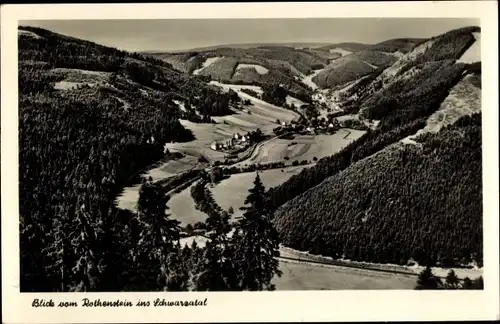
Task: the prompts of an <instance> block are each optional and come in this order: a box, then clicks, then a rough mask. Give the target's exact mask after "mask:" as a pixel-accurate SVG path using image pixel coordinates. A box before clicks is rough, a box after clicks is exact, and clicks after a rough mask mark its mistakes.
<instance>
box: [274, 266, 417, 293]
mask: <svg viewBox="0 0 500 324" xmlns="http://www.w3.org/2000/svg"><path fill="white" fill-rule="evenodd" d="M280 270H281V271H282V272H283V275H282V276H281V278H280V277H275V278H274V280H273V283H274V284H275V285H276V290H347V289H413V288H414V287H415V282H416V277H414V276H410V275H401V274H392V273H380V272H374V271H370V270H364V269H354V268H344V267H337V266H330V265H320V264H314V263H308V262H298V261H290V260H286V261H285V260H280Z"/></svg>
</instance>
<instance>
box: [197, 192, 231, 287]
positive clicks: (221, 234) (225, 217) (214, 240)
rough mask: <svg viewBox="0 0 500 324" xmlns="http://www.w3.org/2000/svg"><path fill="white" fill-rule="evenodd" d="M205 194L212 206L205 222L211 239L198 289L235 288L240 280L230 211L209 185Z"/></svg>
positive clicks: (208, 209) (199, 277)
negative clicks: (220, 202) (233, 254)
mask: <svg viewBox="0 0 500 324" xmlns="http://www.w3.org/2000/svg"><path fill="white" fill-rule="evenodd" d="M203 196H204V201H205V202H206V205H207V206H208V207H207V208H206V209H205V211H206V212H207V214H208V218H207V220H206V221H205V223H206V227H207V231H208V234H207V236H208V238H209V240H210V241H209V242H207V244H206V246H205V249H204V253H203V256H202V261H201V265H200V269H199V272H198V275H197V278H196V280H195V286H196V288H195V289H196V290H199V291H227V290H235V289H236V288H237V280H236V271H235V269H234V264H233V262H232V257H231V256H232V251H233V248H232V246H231V244H230V240H229V237H228V233H229V231H230V229H231V228H230V226H229V214H228V213H227V212H225V211H223V210H222V209H221V208H220V207H219V206H218V205H217V203H216V202H215V199H214V198H213V196H212V193H211V192H210V190H209V189H208V188H204V193H203Z"/></svg>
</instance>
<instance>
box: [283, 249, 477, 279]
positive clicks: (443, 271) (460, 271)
mask: <svg viewBox="0 0 500 324" xmlns="http://www.w3.org/2000/svg"><path fill="white" fill-rule="evenodd" d="M280 256H281V257H283V258H291V259H299V260H301V261H308V262H324V263H332V266H346V267H353V268H360V269H361V268H363V270H372V271H380V272H391V271H392V272H394V273H396V274H403V275H405V274H408V275H413V276H414V277H415V278H416V276H417V275H418V274H419V273H420V272H421V271H422V270H424V268H425V267H423V266H420V265H417V264H415V265H412V266H404V265H399V264H380V263H372V262H358V261H352V260H345V259H337V260H333V259H332V258H330V257H325V256H319V255H313V254H310V253H307V252H302V251H297V250H294V249H291V248H288V247H283V246H282V247H281V248H280ZM449 271H450V269H449V268H441V267H432V272H433V273H434V274H435V275H436V276H438V277H441V278H445V277H446V275H447V274H448V272H449ZM453 271H455V274H456V275H457V277H458V278H460V279H463V278H465V277H469V278H471V279H474V278H477V277H479V276H482V275H483V269H482V268H477V267H474V266H472V267H471V268H453Z"/></svg>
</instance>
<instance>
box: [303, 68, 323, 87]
mask: <svg viewBox="0 0 500 324" xmlns="http://www.w3.org/2000/svg"><path fill="white" fill-rule="evenodd" d="M323 70H324V69H319V70H314V71H313V73H311V74H309V75H305V76H303V77H302V80H301V81H302V83H304V84H305V85H308V86H309V87H311V89H313V90H316V89H318V85H317V84H316V83H314V81H313V78H315V77H316V76H317V75H318V74H320V73H321V72H323Z"/></svg>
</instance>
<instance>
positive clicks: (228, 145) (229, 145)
mask: <svg viewBox="0 0 500 324" xmlns="http://www.w3.org/2000/svg"><path fill="white" fill-rule="evenodd" d="M249 143H250V138H249V136H248V135H240V134H239V133H236V134H234V135H233V137H231V138H230V139H227V140H225V141H214V142H212V144H210V148H211V149H212V150H214V151H230V150H233V149H235V148H242V147H244V146H246V145H248V144H249Z"/></svg>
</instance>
